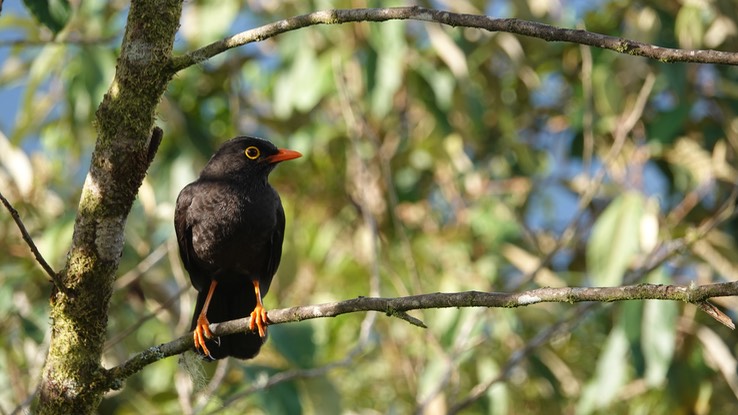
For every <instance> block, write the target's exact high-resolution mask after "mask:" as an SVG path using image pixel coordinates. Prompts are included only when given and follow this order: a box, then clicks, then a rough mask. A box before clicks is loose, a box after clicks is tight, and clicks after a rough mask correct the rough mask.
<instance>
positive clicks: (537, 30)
mask: <svg viewBox="0 0 738 415" xmlns="http://www.w3.org/2000/svg"><path fill="white" fill-rule="evenodd" d="M388 20H416V21H423V22H433V23H440V24H444V25H448V26H452V27H470V28H477V29H483V30H487V31H489V32H508V33H513V34H518V35H523V36H529V37H534V38H538V39H542V40H545V41H549V42H571V43H577V44H581V45H587V46H594V47H598V48H602V49H609V50H613V51H615V52H618V53H624V54H628V55H634V56H642V57H646V58H651V59H657V60H659V61H661V62H696V63H715V64H723V65H738V53H735V52H723V51H717V50H690V49H673V48H665V47H660V46H655V45H651V44H648V43H643V42H638V41H635V40H630V39H623V38H619V37H615V36H608V35H603V34H599V33H593V32H588V31H585V30H576V29H564V28H560V27H556V26H551V25H547V24H544V23H538V22H531V21H526V20H520V19H494V18H491V17H488V16H481V15H472V14H462V13H452V12H448V11H444V10H431V9H426V8H423V7H419V6H413V7H390V8H378V9H339V10H323V11H317V12H313V13H308V14H304V15H301V16H295V17H290V18H287V19H283V20H279V21H276V22H274V23H270V24H266V25H264V26H261V27H257V28H255V29H251V30H246V31H243V32H241V33H238V34H236V35H233V36H230V37H227V38H225V39H222V40H220V41H217V42H214V43H211V44H209V45H207V46H204V47H202V48H200V49H197V50H194V51H192V52H190V53H187V54H185V55H182V56H176V57H174V58H172V61H171V67H170V68H171V70H172V72H178V71H181V70H182V69H185V68H188V67H190V66H192V65H196V64H199V63H201V62H203V61H205V60H207V59H210V58H212V57H213V56H215V55H218V54H220V53H223V52H225V51H227V50H229V49H232V48H236V47H239V46H243V45H245V44H248V43H252V42H259V41H262V40H265V39H269V38H272V37H274V36H277V35H280V34H282V33H286V32H290V31H293V30H297V29H301V28H304V27H308V26H315V25H321V24H343V23H350V22H384V21H388Z"/></svg>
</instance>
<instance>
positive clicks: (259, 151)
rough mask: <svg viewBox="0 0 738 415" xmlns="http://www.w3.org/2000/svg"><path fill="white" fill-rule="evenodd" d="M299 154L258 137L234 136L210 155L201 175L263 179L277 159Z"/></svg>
mask: <svg viewBox="0 0 738 415" xmlns="http://www.w3.org/2000/svg"><path fill="white" fill-rule="evenodd" d="M300 156H302V154H300V153H298V152H297V151H293V150H286V149H282V148H277V147H276V146H275V145H274V144H272V143H270V142H269V141H267V140H264V139H262V138H257V137H248V136H243V137H236V138H233V139H230V140H228V141H226V142H225V143H223V145H222V146H220V148H219V149H218V151H217V152H216V153H215V154H214V155H213V157H211V158H210V161H208V164H207V165H205V168H204V169H203V170H202V173H201V174H200V177H202V178H210V179H224V178H228V179H242V180H251V179H256V180H259V179H266V178H267V176H269V173H270V172H271V171H272V170H273V169H274V167H275V166H276V165H277V163H279V162H282V161H286V160H292V159H296V158H298V157H300Z"/></svg>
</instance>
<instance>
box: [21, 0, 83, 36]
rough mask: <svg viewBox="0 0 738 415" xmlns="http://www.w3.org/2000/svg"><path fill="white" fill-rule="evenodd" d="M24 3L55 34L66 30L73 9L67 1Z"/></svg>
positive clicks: (28, 1)
mask: <svg viewBox="0 0 738 415" xmlns="http://www.w3.org/2000/svg"><path fill="white" fill-rule="evenodd" d="M23 3H25V5H26V7H28V10H30V11H31V13H32V14H33V15H34V16H35V17H36V19H38V21H39V22H41V24H43V25H44V26H46V27H48V28H49V29H51V31H52V32H54V34H57V33H59V32H61V30H62V29H64V26H66V25H67V22H68V21H69V16H70V15H71V14H72V7H71V6H70V5H69V2H68V1H67V0H23Z"/></svg>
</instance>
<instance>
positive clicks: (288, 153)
mask: <svg viewBox="0 0 738 415" xmlns="http://www.w3.org/2000/svg"><path fill="white" fill-rule="evenodd" d="M298 157H302V154H300V153H299V152H297V151H294V150H287V149H284V148H280V149H279V151H278V152H277V154H275V155H273V156H269V157H265V158H264V160H266V161H267V162H268V163H271V164H274V163H279V162H280V161H287V160H292V159H296V158H298Z"/></svg>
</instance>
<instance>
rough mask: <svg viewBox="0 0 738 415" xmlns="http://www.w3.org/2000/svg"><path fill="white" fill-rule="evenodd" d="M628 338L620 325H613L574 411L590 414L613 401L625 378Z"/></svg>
mask: <svg viewBox="0 0 738 415" xmlns="http://www.w3.org/2000/svg"><path fill="white" fill-rule="evenodd" d="M627 355H628V338H627V337H626V335H625V330H623V328H622V327H619V326H618V327H615V328H614V329H613V330H612V332H610V336H609V337H608V339H607V342H606V343H605V346H604V349H603V351H602V354H601V355H600V358H599V360H598V362H597V369H596V372H595V375H594V377H593V378H592V380H591V381H590V382H589V383H587V385H586V386H585V387H584V390H583V392H582V396H581V398H580V399H579V402H578V403H577V409H576V413H577V414H578V415H581V414H590V413H592V412H594V411H595V410H596V409H601V408H604V407H606V406H608V405H609V404H610V403H612V402H613V400H614V399H615V397H616V396H617V394H618V391H619V390H620V388H621V387H622V386H623V385H624V384H625V382H626V380H627V373H626V370H627V368H628V365H626V364H625V361H626V357H627Z"/></svg>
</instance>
